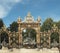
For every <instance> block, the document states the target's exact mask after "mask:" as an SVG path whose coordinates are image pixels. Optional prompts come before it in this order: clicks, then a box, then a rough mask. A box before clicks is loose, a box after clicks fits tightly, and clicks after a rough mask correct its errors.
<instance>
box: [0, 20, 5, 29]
mask: <svg viewBox="0 0 60 53" xmlns="http://www.w3.org/2000/svg"><path fill="white" fill-rule="evenodd" d="M3 25H4V23H3V20H2V19H0V29H1V27H3Z"/></svg>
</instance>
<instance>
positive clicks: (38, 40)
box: [36, 24, 40, 48]
mask: <svg viewBox="0 0 60 53" xmlns="http://www.w3.org/2000/svg"><path fill="white" fill-rule="evenodd" d="M36 40H37V47H39V48H40V24H38V29H37V35H36Z"/></svg>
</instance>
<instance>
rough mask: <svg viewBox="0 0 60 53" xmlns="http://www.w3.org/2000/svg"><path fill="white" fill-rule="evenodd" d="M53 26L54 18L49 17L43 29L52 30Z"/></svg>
mask: <svg viewBox="0 0 60 53" xmlns="http://www.w3.org/2000/svg"><path fill="white" fill-rule="evenodd" d="M52 26H53V20H52V19H51V18H47V19H46V20H45V21H44V23H43V25H42V26H41V31H48V30H51V29H52Z"/></svg>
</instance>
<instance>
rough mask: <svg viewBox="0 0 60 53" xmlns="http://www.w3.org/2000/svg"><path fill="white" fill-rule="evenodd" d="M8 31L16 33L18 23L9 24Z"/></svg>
mask: <svg viewBox="0 0 60 53" xmlns="http://www.w3.org/2000/svg"><path fill="white" fill-rule="evenodd" d="M10 31H12V32H13V31H15V32H17V31H18V23H17V22H15V21H14V22H13V23H12V24H10Z"/></svg>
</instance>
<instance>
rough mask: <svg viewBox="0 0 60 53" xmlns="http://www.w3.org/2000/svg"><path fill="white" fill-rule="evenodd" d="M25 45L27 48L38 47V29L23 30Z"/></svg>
mask: <svg viewBox="0 0 60 53" xmlns="http://www.w3.org/2000/svg"><path fill="white" fill-rule="evenodd" d="M22 38H23V46H24V47H26V48H28V47H29V48H36V31H35V30H34V29H31V28H27V29H24V30H23V31H22Z"/></svg>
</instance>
